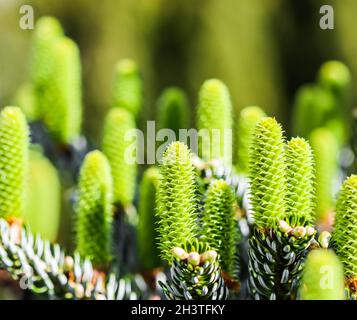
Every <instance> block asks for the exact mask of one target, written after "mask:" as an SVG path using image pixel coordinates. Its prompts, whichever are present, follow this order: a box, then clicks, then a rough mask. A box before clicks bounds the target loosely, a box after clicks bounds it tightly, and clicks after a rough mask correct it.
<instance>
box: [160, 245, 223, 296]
mask: <svg viewBox="0 0 357 320" xmlns="http://www.w3.org/2000/svg"><path fill="white" fill-rule="evenodd" d="M172 255H173V256H174V257H175V258H174V261H173V263H172V266H171V270H170V275H171V281H170V283H166V284H164V283H162V282H161V281H160V282H159V284H160V285H161V287H162V288H163V291H164V293H165V296H166V298H167V299H169V300H225V299H227V297H228V289H227V287H226V286H225V283H224V280H223V278H222V275H221V270H220V267H219V263H218V260H219V257H218V255H217V252H216V251H214V250H211V249H210V247H209V246H208V245H207V244H205V243H202V242H199V241H197V240H195V241H192V242H190V241H187V242H185V243H184V244H183V245H182V246H180V247H175V248H173V250H172Z"/></svg>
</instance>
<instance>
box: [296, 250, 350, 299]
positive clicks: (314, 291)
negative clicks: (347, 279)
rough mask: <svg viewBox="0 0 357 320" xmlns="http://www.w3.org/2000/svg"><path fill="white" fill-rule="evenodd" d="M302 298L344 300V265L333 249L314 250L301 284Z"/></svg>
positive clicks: (308, 257)
mask: <svg viewBox="0 0 357 320" xmlns="http://www.w3.org/2000/svg"><path fill="white" fill-rule="evenodd" d="M299 294H300V299H301V300H344V298H345V293H344V276H343V267H342V264H341V262H340V261H339V260H338V258H337V256H336V255H335V254H334V252H333V251H331V250H326V249H317V250H312V251H311V252H310V253H309V254H308V256H307V259H306V264H305V267H304V272H303V279H302V283H301V285H300V290H299Z"/></svg>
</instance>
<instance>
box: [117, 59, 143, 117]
mask: <svg viewBox="0 0 357 320" xmlns="http://www.w3.org/2000/svg"><path fill="white" fill-rule="evenodd" d="M141 106H142V83H141V77H140V74H139V68H138V66H137V65H136V63H135V62H134V61H133V60H130V59H124V60H121V61H119V62H118V63H117V65H116V67H115V73H114V81H113V89H112V107H119V108H123V109H126V110H127V111H128V112H130V113H131V114H132V115H133V116H134V118H137V117H138V115H139V113H140V110H141Z"/></svg>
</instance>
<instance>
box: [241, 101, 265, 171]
mask: <svg viewBox="0 0 357 320" xmlns="http://www.w3.org/2000/svg"><path fill="white" fill-rule="evenodd" d="M263 117H265V113H264V111H263V110H262V109H261V108H260V107H257V106H249V107H246V108H244V109H243V110H242V111H241V112H240V114H239V118H238V125H237V131H236V146H235V147H236V150H237V151H236V157H235V162H236V169H237V172H238V173H240V174H245V175H247V174H248V173H249V160H250V156H249V150H250V145H251V143H252V140H253V133H254V129H255V126H256V124H257V123H258V122H259V121H260V120H261V119H262V118H263Z"/></svg>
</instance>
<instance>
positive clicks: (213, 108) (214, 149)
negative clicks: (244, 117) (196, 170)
mask: <svg viewBox="0 0 357 320" xmlns="http://www.w3.org/2000/svg"><path fill="white" fill-rule="evenodd" d="M232 122H233V120H232V103H231V99H230V95H229V91H228V88H227V87H226V85H225V84H224V83H223V82H222V81H220V80H218V79H210V80H206V81H205V82H204V83H203V84H202V86H201V89H200V92H199V97H198V107H197V128H198V130H204V129H205V130H206V132H207V135H206V136H205V138H204V139H202V140H201V144H200V146H199V154H200V156H201V157H202V158H203V159H204V160H207V161H210V160H214V159H223V161H224V163H225V164H227V165H231V164H232V141H231V140H232ZM227 133H228V136H226V135H227ZM216 138H219V141H217V140H216ZM228 138H230V139H228Z"/></svg>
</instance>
